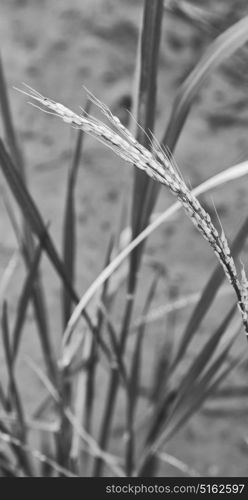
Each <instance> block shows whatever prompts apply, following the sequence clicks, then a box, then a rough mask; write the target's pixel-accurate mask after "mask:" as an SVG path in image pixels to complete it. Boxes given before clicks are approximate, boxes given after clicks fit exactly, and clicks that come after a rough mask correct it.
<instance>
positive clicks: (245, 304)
mask: <svg viewBox="0 0 248 500" xmlns="http://www.w3.org/2000/svg"><path fill="white" fill-rule="evenodd" d="M23 92H24V93H27V95H29V97H31V98H32V99H34V100H35V101H38V102H39V103H40V104H41V105H43V106H44V107H45V108H46V107H47V108H48V109H49V110H50V111H48V113H51V114H53V115H55V116H58V117H60V118H62V120H63V121H65V122H66V123H69V124H71V125H72V126H74V127H76V128H80V129H82V130H84V131H85V132H86V133H88V134H90V135H92V136H94V137H95V138H96V139H98V140H99V141H100V142H103V143H104V145H105V146H107V147H109V148H110V149H111V150H113V151H114V152H115V153H116V154H117V155H118V156H119V157H121V158H122V159H124V160H125V161H126V162H127V163H129V164H131V165H135V166H136V167H137V168H139V169H141V170H143V171H144V172H146V174H147V175H148V176H149V177H151V178H152V179H155V180H156V181H157V182H158V183H160V184H163V185H165V186H166V187H167V188H169V190H170V191H171V193H172V194H173V195H175V196H176V197H177V199H178V201H179V202H180V203H181V205H182V206H183V208H184V210H185V212H186V214H187V215H188V216H189V217H190V219H191V220H192V222H193V224H194V225H195V226H196V228H197V229H198V231H199V232H200V233H201V235H202V236H203V237H204V239H205V240H206V241H207V242H208V243H209V245H210V246H211V247H212V249H213V251H214V253H215V254H216V256H217V258H218V260H219V262H220V264H221V266H222V268H223V270H224V273H225V275H226V277H227V279H228V281H229V282H230V284H231V285H232V287H233V289H234V291H235V293H236V296H237V303H238V307H239V309H240V313H241V316H242V321H243V325H244V329H245V332H246V334H248V301H247V280H246V277H245V275H244V276H243V278H242V280H239V278H238V274H237V270H236V267H235V264H234V260H233V258H232V256H231V252H230V249H229V245H228V242H227V239H226V237H225V234H224V231H222V232H221V234H219V233H218V231H217V229H216V228H215V226H214V224H213V222H212V220H211V217H210V215H209V214H208V213H207V212H206V211H205V209H204V208H203V207H202V206H201V204H200V202H199V201H198V199H197V198H196V197H195V195H194V194H193V192H192V191H190V190H189V188H188V187H187V185H186V184H185V182H184V180H183V179H182V177H181V175H180V174H179V173H178V172H177V170H176V169H175V167H174V164H173V161H171V159H170V158H169V157H168V156H167V155H166V153H165V152H164V151H163V149H162V148H160V147H159V146H158V144H157V142H156V140H155V138H154V141H155V144H154V149H153V151H152V152H151V151H148V150H147V149H146V148H145V147H144V146H142V145H141V144H140V143H139V142H138V141H137V140H136V139H135V138H134V137H133V135H132V134H131V133H130V132H129V131H128V130H127V129H126V128H125V127H124V125H122V124H121V123H120V121H119V119H118V118H117V117H116V116H113V115H112V113H111V112H110V110H109V109H108V108H107V106H105V105H104V104H102V103H101V102H100V101H99V100H98V99H96V98H95V97H94V96H92V94H89V97H90V98H91V99H92V100H93V102H94V103H95V104H96V105H97V106H98V107H100V109H101V110H102V112H103V114H104V115H105V116H106V117H107V118H108V119H109V121H110V123H111V124H112V125H113V126H114V127H115V129H116V130H117V132H116V131H114V130H112V129H110V128H109V127H108V126H106V125H105V124H103V123H102V122H100V121H98V120H97V119H95V118H93V117H91V116H89V115H88V116H82V115H77V114H76V113H74V112H73V111H71V110H70V109H68V108H66V107H65V106H63V105H62V104H59V103H56V102H55V101H51V100H49V99H48V98H46V97H44V96H42V95H41V94H39V93H38V92H36V91H35V90H32V89H30V90H29V91H28V90H27V91H23ZM81 307H82V306H81V303H79V305H78V306H77V308H76V314H77V315H78V312H79V311H81V312H82V310H81ZM74 321H75V310H74V313H73V315H72V316H71V318H70V321H69V323H68V325H67V329H66V331H65V335H64V343H66V342H67V341H68V339H69V338H70V335H71V333H72V330H73V328H72V325H73V327H74Z"/></svg>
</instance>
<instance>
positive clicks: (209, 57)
mask: <svg viewBox="0 0 248 500" xmlns="http://www.w3.org/2000/svg"><path fill="white" fill-rule="evenodd" d="M247 40H248V16H246V17H244V18H243V19H241V20H240V21H238V22H237V23H235V24H233V26H231V27H230V28H228V29H227V30H226V31H224V33H222V34H221V35H219V36H218V37H217V38H216V39H215V40H214V42H213V43H212V44H211V45H210V46H209V48H208V49H207V51H206V53H205V54H204V56H203V57H202V58H201V60H200V61H199V63H198V64H197V65H196V66H195V68H194V69H193V71H192V72H191V73H190V75H189V76H188V78H187V79H186V80H185V82H184V83H183V84H182V86H181V87H180V89H179V92H178V94H177V97H176V99H175V101H174V105H173V108H172V112H171V116H170V119H169V123H168V126H167V128H166V132H165V134H164V137H163V140H162V144H164V145H166V146H167V147H169V149H170V151H172V152H173V151H174V148H175V145H176V143H177V141H178V139H179V136H180V133H181V131H182V129H183V126H184V123H185V121H186V118H187V116H188V114H189V111H190V108H191V106H192V104H193V102H194V99H195V97H196V95H197V93H198V92H199V89H200V87H201V86H202V84H203V83H204V82H205V79H206V78H207V77H208V76H209V75H210V74H211V73H212V72H213V70H215V69H216V68H217V67H218V66H219V65H220V64H222V63H223V62H224V61H225V59H227V58H228V57H230V56H231V55H232V54H233V53H234V52H236V50H237V49H239V48H240V47H241V46H242V45H244V43H245V42H247Z"/></svg>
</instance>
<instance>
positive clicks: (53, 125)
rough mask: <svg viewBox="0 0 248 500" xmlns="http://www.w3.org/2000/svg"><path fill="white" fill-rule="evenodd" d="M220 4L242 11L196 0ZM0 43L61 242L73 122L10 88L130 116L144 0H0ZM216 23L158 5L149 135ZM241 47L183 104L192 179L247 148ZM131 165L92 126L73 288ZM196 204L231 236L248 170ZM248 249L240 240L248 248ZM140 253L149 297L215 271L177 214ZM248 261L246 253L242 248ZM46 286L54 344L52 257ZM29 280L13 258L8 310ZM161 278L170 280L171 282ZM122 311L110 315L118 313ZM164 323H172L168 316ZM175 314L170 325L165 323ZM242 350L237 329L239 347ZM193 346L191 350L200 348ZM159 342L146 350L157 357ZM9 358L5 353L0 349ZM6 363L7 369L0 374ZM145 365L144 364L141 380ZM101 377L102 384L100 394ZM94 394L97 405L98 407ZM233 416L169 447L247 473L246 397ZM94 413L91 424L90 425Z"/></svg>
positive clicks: (199, 462) (126, 190)
mask: <svg viewBox="0 0 248 500" xmlns="http://www.w3.org/2000/svg"><path fill="white" fill-rule="evenodd" d="M202 3H203V4H205V5H206V6H207V7H208V8H209V9H210V8H211V9H213V11H214V10H215V11H216V13H217V14H219V15H220V16H221V18H222V20H223V25H224V24H225V23H226V24H227V25H228V24H229V23H230V22H233V21H235V18H239V17H240V16H241V15H244V14H245V13H246V14H247V6H246V2H245V1H237V0H236V1H235V9H233V3H234V2H233V1H232V0H229V1H227V0H219V1H218V2H214V1H212V2H208V1H205V2H202ZM0 11H1V15H0V41H1V52H2V57H3V62H4V69H5V74H6V78H7V82H8V86H9V94H10V99H11V104H12V111H13V115H14V117H15V124H16V127H17V129H18V133H19V138H20V141H21V143H22V145H23V150H24V153H25V160H26V169H27V175H28V180H29V185H30V189H31V191H32V194H33V196H34V198H35V200H36V201H37V203H38V205H39V207H40V209H41V211H42V213H43V215H44V218H45V219H46V220H49V221H50V222H51V232H52V234H53V236H54V239H55V241H56V243H57V247H58V248H60V246H61V239H62V236H61V229H62V220H63V210H64V200H65V188H66V178H67V171H68V166H69V165H70V161H71V152H72V149H73V145H74V143H75V139H76V135H75V131H73V130H71V129H70V128H69V127H67V126H65V125H64V124H63V123H61V122H60V121H58V120H56V119H53V118H51V117H48V116H47V115H45V114H43V113H40V112H39V111H37V110H35V109H34V108H32V107H30V106H29V105H28V104H27V102H26V101H27V100H26V99H25V97H23V96H22V95H21V94H18V93H17V92H16V91H15V90H13V88H12V87H13V86H20V84H21V82H23V81H24V82H26V83H28V84H30V85H31V86H32V87H34V88H36V89H37V90H40V91H41V92H42V93H43V94H46V95H48V96H50V97H52V98H54V99H55V100H57V101H61V102H63V103H64V104H66V105H68V106H71V107H72V108H73V109H75V110H77V109H78V106H79V105H83V104H84V103H85V93H84V91H83V89H82V85H85V86H86V87H88V88H89V89H90V90H91V91H92V92H94V93H95V94H96V95H97V96H98V97H99V98H100V99H101V100H102V101H104V102H106V103H107V104H108V105H109V106H110V107H111V109H112V110H113V111H114V112H115V113H116V114H118V115H119V116H120V118H121V119H122V120H123V121H124V122H127V119H128V115H127V113H126V111H125V109H124V107H123V103H124V104H125V103H126V102H128V100H129V99H130V96H131V94H132V90H133V72H134V68H135V60H136V46H137V37H138V27H139V24H140V19H141V13H142V1H138V0H70V1H68V0H60V1H55V0H53V1H51V0H50V1H48V0H0ZM214 34H215V33H212V34H206V33H205V32H203V31H201V30H199V29H197V28H192V26H190V25H188V24H187V23H185V22H184V21H182V20H176V19H174V18H173V16H171V15H169V14H167V13H165V14H164V22H163V33H162V42H161V57H160V69H159V79H158V104H157V110H158V111H157V126H156V135H157V137H158V138H159V137H161V136H162V134H163V132H164V130H165V126H166V122H167V120H168V117H169V112H170V109H171V105H172V102H173V98H174V96H175V89H176V88H177V87H178V85H179V84H180V82H181V81H182V80H183V78H184V77H185V75H186V74H187V73H188V72H189V71H190V69H191V68H192V67H193V66H194V63H195V62H196V61H197V60H198V59H199V57H200V55H201V53H203V51H204V48H205V46H206V44H208V43H209V42H210V41H211V39H212V38H213V36H214ZM247 57H248V52H247V50H246V49H244V50H242V51H240V52H239V53H238V54H237V55H236V56H235V57H233V58H232V59H231V60H230V61H229V62H228V63H226V64H225V65H223V66H222V67H221V68H220V70H218V71H216V72H215V74H214V75H213V76H212V77H211V78H210V79H209V80H208V81H207V82H206V84H205V86H204V88H203V89H202V91H201V93H200V95H199V98H198V99H197V102H196V104H195V106H194V108H193V110H192V112H191V114H190V117H189V119H188V121H187V124H186V126H185V128H184V130H183V133H182V136H181V138H180V141H179V143H178V147H177V150H176V159H177V161H178V164H179V166H180V169H181V171H182V172H183V175H184V176H185V179H186V180H189V182H190V183H191V185H193V186H194V185H196V184H198V183H200V182H201V181H203V180H205V179H207V178H208V177H210V176H211V175H213V174H214V173H217V172H219V171H221V170H223V169H224V168H226V167H228V166H231V165H233V164H235V163H238V162H239V161H242V160H244V159H246V158H247V152H248V151H247V125H248V96H247V84H248V72H247ZM132 179H133V171H132V169H129V168H127V167H126V165H125V164H124V163H122V162H121V161H120V160H119V159H118V158H116V157H114V155H113V154H112V153H111V152H109V151H106V150H105V149H104V147H103V146H102V145H99V144H97V143H96V142H95V141H93V140H92V139H90V138H88V137H87V138H86V140H85V144H84V153H83V159H82V162H81V168H80V175H79V181H78V185H77V220H78V252H77V286H78V290H79V292H80V294H81V293H83V291H84V290H85V289H86V288H87V286H88V285H89V284H90V282H91V281H92V279H93V278H94V277H96V276H97V274H98V272H99V271H100V269H101V268H102V266H103V262H104V256H105V252H106V249H107V245H108V241H109V237H110V233H111V231H113V230H115V228H116V226H117V224H118V220H119V214H120V205H121V203H122V202H123V199H125V200H126V202H127V205H129V204H130V200H131V194H132ZM203 201H204V204H205V206H206V207H207V208H208V210H209V211H210V212H211V215H212V216H213V217H214V218H216V215H215V211H214V208H213V201H214V204H215V207H216V209H217V211H218V215H219V216H220V218H221V221H222V224H223V226H224V229H225V231H226V234H227V236H228V237H229V238H230V239H232V238H233V237H234V235H235V234H236V232H237V229H238V228H239V227H240V225H241V223H242V221H243V220H244V219H245V217H246V216H247V213H248V201H247V180H246V179H242V180H241V181H236V182H234V183H233V184H232V185H230V184H228V185H226V186H225V187H223V188H219V189H218V191H214V192H213V193H211V194H209V195H207V196H206V197H205V198H204V200H203ZM172 202H173V199H172V197H171V195H170V194H168V193H167V191H166V190H163V191H161V194H160V198H159V201H158V204H157V206H156V211H161V210H163V209H164V208H165V207H167V206H169V205H170V204H171V203H172ZM0 236H1V237H0V273H3V270H4V269H5V267H6V264H7V262H8V261H9V258H10V256H11V255H12V253H13V251H14V249H15V248H16V243H15V239H14V236H13V233H12V230H11V228H10V225H9V222H8V219H7V217H6V215H5V212H4V209H3V208H2V209H1V215H0ZM246 250H247V248H246ZM146 260H147V261H149V262H150V263H151V262H153V263H160V264H161V265H163V266H164V268H165V270H166V278H165V280H164V282H163V284H162V285H161V287H160V289H159V293H158V294H157V297H156V304H157V305H161V304H164V303H165V301H168V294H169V293H171V291H172V290H176V294H177V295H178V296H179V297H181V296H183V295H185V294H186V293H191V292H195V291H198V290H200V289H201V288H202V287H203V286H204V284H205V282H206V280H207V277H208V276H209V274H210V272H211V271H212V270H213V269H214V266H215V264H216V261H215V257H214V255H213V254H212V252H211V250H210V249H208V247H207V246H206V244H205V242H204V241H202V240H201V238H200V236H199V235H198V234H197V233H196V231H195V230H194V228H193V227H192V224H191V223H190V221H188V220H187V219H186V218H185V216H184V214H183V213H180V214H178V215H177V216H176V217H175V218H174V219H173V220H171V221H169V222H168V223H167V224H166V225H164V226H163V227H161V228H160V229H159V230H158V231H156V233H154V235H153V236H152V237H151V238H150V240H149V243H148V246H147V250H146ZM242 260H243V262H244V263H245V264H246V266H247V265H248V260H247V256H246V255H245V253H244V255H243V256H242ZM43 266H44V272H45V283H46V296H47V302H48V305H49V310H50V312H51V315H50V323H51V331H52V335H53V340H54V343H55V344H57V345H58V342H59V339H60V336H61V331H62V327H61V321H60V317H59V300H60V290H59V286H58V281H57V278H56V276H55V274H54V272H53V271H51V267H50V265H49V264H48V263H47V262H46V261H44V264H43ZM150 276H151V270H150V268H149V266H147V265H144V266H143V268H142V272H141V276H140V281H141V287H140V289H141V292H140V295H139V300H138V308H139V305H141V304H142V303H143V301H144V294H143V292H142V291H145V290H146V289H147V284H148V280H149V278H150ZM22 278H23V268H22V265H21V264H20V265H18V267H17V269H16V272H15V276H14V279H12V282H11V284H10V286H9V289H8V300H9V305H10V310H11V312H13V313H14V311H15V309H16V303H17V297H18V291H19V283H21V279H22ZM168 290H169V292H168ZM228 301H229V298H225V300H224V301H223V300H220V301H219V302H218V304H217V305H216V306H215V308H213V310H212V312H211V314H210V315H209V318H208V322H206V324H205V323H204V325H203V326H202V329H201V338H199V342H201V341H202V340H203V339H204V338H206V335H207V334H208V333H209V332H210V331H211V327H212V326H213V325H215V324H216V320H217V318H219V319H220V317H221V313H222V311H223V310H224V308H225V306H226V304H227V302H228ZM189 313H190V310H189V309H187V310H183V311H181V312H180V313H178V314H177V315H176V317H175V318H174V321H175V325H176V326H175V329H174V334H175V335H179V334H180V332H181V331H182V325H183V324H184V323H185V320H186V318H187V317H188V316H189ZM117 321H118V314H117ZM166 321H167V322H166ZM166 321H165V320H164V319H162V320H160V321H157V322H156V323H154V324H152V325H151V327H150V334H149V340H148V344H147V351H146V353H145V357H146V359H147V363H146V366H149V365H151V352H152V353H154V352H156V346H158V345H159V339H160V338H161V337H162V336H163V335H164V333H165V330H166V325H167V324H168V320H166ZM169 324H171V323H169ZM240 346H241V347H244V348H245V340H244V339H243V338H240V341H239V347H240ZM197 347H198V346H197V345H194V346H193V348H192V349H193V351H192V352H190V353H189V355H188V357H189V358H190V357H191V356H192V355H193V352H195V351H196V350H197ZM22 354H23V355H24V354H28V355H30V356H31V357H32V358H33V359H34V360H35V361H36V362H37V363H42V357H41V354H40V349H39V345H38V340H37V334H36V330H35V328H34V324H33V321H32V311H31V310H30V312H29V317H28V322H27V325H26V328H25V336H24V342H23V347H22ZM153 356H154V354H152V357H153ZM0 360H1V363H2V364H3V354H2V351H1V352H0ZM18 369H19V373H20V386H22V387H23V392H24V395H25V401H26V405H27V410H28V411H30V410H32V409H33V408H34V407H35V405H36V404H37V394H38V395H39V399H40V397H41V395H42V394H43V393H44V389H43V388H42V387H41V386H40V383H39V382H38V381H37V380H35V377H34V376H33V374H32V373H31V372H30V369H29V368H28V367H27V366H26V364H25V362H24V360H23V358H22V359H20V362H19V366H18ZM3 372H4V370H2V369H1V374H2V377H4V373H3ZM148 372H149V370H148V371H147V373H146V374H145V375H144V376H145V380H146V382H147V383H149V373H148ZM247 375H248V373H247V369H246V368H242V370H240V371H236V372H235V373H234V374H233V375H232V377H230V379H229V381H228V383H229V384H232V385H233V384H242V383H243V384H246V381H247ZM102 390H103V387H99V394H101V392H102ZM100 406H101V403H99V407H100ZM236 406H237V407H238V408H239V409H240V412H239V415H238V416H237V415H235V416H231V415H229V410H228V408H226V415H225V408H224V407H223V410H224V416H222V418H218V417H215V418H212V417H210V416H209V415H208V414H207V412H206V411H202V412H201V413H199V414H197V416H195V417H194V418H193V419H192V420H191V421H190V423H189V424H188V425H187V427H186V428H185V431H184V432H183V433H181V434H180V435H179V436H177V438H176V439H174V440H173V441H172V442H171V443H170V445H169V446H168V447H167V449H166V451H168V452H170V453H173V454H174V455H175V456H176V457H177V458H179V459H182V460H185V461H186V462H187V463H188V464H189V465H190V466H191V467H194V468H196V469H197V470H198V471H199V473H200V474H207V475H227V476H231V475H233V476H235V475H236V476H241V475H245V476H246V475H247V474H248V466H247V458H248V447H247V444H246V443H245V439H247V438H248V434H247V424H248V419H247V415H248V405H247V403H246V402H245V401H236V400H234V403H232V409H233V408H234V409H235V407H236ZM121 413H122V406H121V404H120V406H119V411H118V414H119V419H117V423H116V426H115V439H113V443H112V447H113V449H115V450H118V443H119V440H120V439H122V436H121V433H122V421H121ZM96 425H97V423H96ZM160 472H161V473H166V474H169V475H175V474H177V472H176V471H175V469H173V468H169V467H166V468H161V471H160Z"/></svg>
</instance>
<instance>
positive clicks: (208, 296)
mask: <svg viewBox="0 0 248 500" xmlns="http://www.w3.org/2000/svg"><path fill="white" fill-rule="evenodd" d="M247 234H248V219H246V220H245V222H244V223H243V225H242V226H241V228H240V230H239V232H238V234H237V235H236V237H235V239H234V241H233V243H232V245H231V252H232V255H233V256H234V257H236V256H237V255H238V254H239V252H240V251H241V250H242V247H243V245H244V243H245V240H246V238H247ZM223 280H224V274H223V272H222V269H221V268H220V266H219V265H217V266H216V268H215V270H214V272H213V273H212V275H211V276H210V279H209V280H208V282H207V284H206V286H205V288H204V290H203V292H202V294H201V297H200V299H199V301H198V302H197V304H196V306H195V308H194V310H193V313H192V315H191V317H190V319H189V321H188V324H187V325H186V328H185V331H184V333H183V335H182V340H181V342H180V345H179V349H178V352H177V354H176V357H175V360H174V362H173V367H174V368H175V367H176V366H177V364H178V363H179V361H180V360H181V359H182V357H183V356H184V354H185V351H186V349H187V347H188V346H189V343H190V342H191V340H192V338H193V337H194V335H195V333H196V332H197V330H198V328H199V326H200V324H201V322H202V320H203V318H204V317H205V315H206V314H207V312H208V310H209V308H210V306H211V305H212V303H213V301H214V298H215V296H216V294H217V292H218V290H219V288H220V286H221V284H222V282H223Z"/></svg>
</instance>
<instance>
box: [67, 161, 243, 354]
mask: <svg viewBox="0 0 248 500" xmlns="http://www.w3.org/2000/svg"><path fill="white" fill-rule="evenodd" d="M247 174H248V162H244V163H241V164H239V165H236V166H235V167H231V168H230V169H228V170H224V171H223V172H222V173H221V174H217V175H216V176H213V177H211V178H210V179H209V180H207V181H205V182H203V183H202V184H200V185H199V186H197V187H196V188H194V189H193V190H192V193H194V194H195V195H196V196H197V195H200V194H203V193H205V192H207V191H208V190H210V189H213V188H214V187H217V186H220V185H222V184H224V183H225V182H229V181H231V180H233V179H236V178H239V177H242V176H244V175H247ZM180 208H181V205H180V203H179V202H176V203H173V205H172V206H171V207H169V208H168V209H167V210H165V211H164V212H163V213H162V214H161V215H160V216H159V217H158V218H157V219H156V220H155V221H153V222H152V223H150V224H149V225H148V226H147V227H146V228H145V229H144V230H143V231H142V232H141V233H140V234H139V235H138V236H137V237H136V238H135V239H134V240H132V241H131V243H129V245H127V247H126V248H124V250H122V251H121V252H120V253H119V255H117V257H115V258H114V259H113V260H112V261H111V262H110V264H109V265H108V266H107V267H106V268H105V269H104V270H103V271H102V272H101V273H100V274H99V276H98V277H97V278H96V279H95V281H93V283H92V284H91V285H90V287H89V288H88V290H87V291H86V292H85V294H84V295H83V296H82V298H81V300H80V303H79V304H78V305H77V306H76V308H75V309H74V312H73V314H72V316H71V318H70V320H69V322H68V325H67V328H66V331H65V333H64V339H63V342H64V344H66V343H67V342H68V340H69V338H70V336H71V334H72V332H73V330H74V328H75V326H76V324H77V322H78V321H79V318H80V315H81V314H82V311H84V308H85V307H86V306H87V305H88V303H89V302H90V300H91V299H92V297H94V295H95V293H96V292H97V291H98V290H99V288H100V287H101V286H102V285H103V284H104V283H105V281H106V280H108V279H109V277H110V276H111V275H112V274H113V273H114V272H115V271H116V269H118V267H119V266H120V265H121V264H122V262H123V261H124V260H125V259H126V258H127V257H128V255H129V254H130V253H131V252H132V251H133V250H134V248H136V247H137V246H138V245H139V243H140V242H141V241H143V240H144V239H146V238H148V236H150V234H152V232H153V231H155V229H157V228H158V227H159V226H160V225H161V224H163V223H164V222H166V221H167V220H168V219H169V217H171V216H172V215H174V214H175V213H176V212H177V211H178V210H179V209H180ZM247 223H248V221H247ZM246 227H247V226H246Z"/></svg>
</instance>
